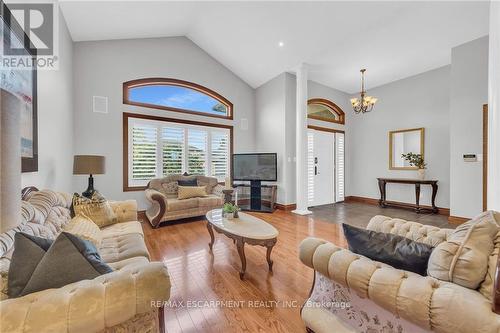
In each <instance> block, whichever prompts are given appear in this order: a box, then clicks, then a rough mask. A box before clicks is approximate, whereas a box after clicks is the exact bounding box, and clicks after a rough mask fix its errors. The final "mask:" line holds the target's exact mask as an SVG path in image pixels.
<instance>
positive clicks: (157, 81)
mask: <svg viewBox="0 0 500 333" xmlns="http://www.w3.org/2000/svg"><path fill="white" fill-rule="evenodd" d="M151 85H167V86H177V87H184V88H189V89H192V90H196V91H198V92H200V93H202V94H205V95H208V96H210V97H212V98H214V99H216V100H217V101H219V102H220V103H222V104H224V105H225V106H226V107H227V115H224V116H223V115H221V116H219V115H216V114H208V113H205V112H199V111H193V110H187V109H181V108H174V107H170V106H163V105H156V104H149V103H141V102H134V101H131V100H130V99H129V89H131V88H136V87H141V86H151ZM123 104H128V105H135V106H141V107H145V108H152V109H159V110H165V111H173V112H180V113H187V114H194V115H197V116H203V117H213V118H222V119H230V120H232V119H233V103H231V102H230V101H229V100H228V99H227V98H225V97H224V96H222V95H220V94H218V93H216V92H215V91H213V90H211V89H209V88H207V87H204V86H202V85H200V84H197V83H193V82H189V81H183V80H178V79H172V78H146V79H137V80H131V81H127V82H124V83H123Z"/></svg>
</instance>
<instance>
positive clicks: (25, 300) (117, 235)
mask: <svg viewBox="0 0 500 333" xmlns="http://www.w3.org/2000/svg"><path fill="white" fill-rule="evenodd" d="M71 198H72V197H71V195H69V194H65V193H60V192H54V191H50V190H44V191H31V193H29V194H27V195H26V196H25V198H24V200H23V202H22V218H20V219H19V220H20V223H19V225H18V226H17V227H16V228H13V229H12V230H10V231H8V232H5V233H3V234H0V272H1V274H2V294H1V295H2V296H1V297H2V300H1V302H0V317H1V327H0V331H2V332H13V333H15V332H85V333H90V332H158V331H162V327H163V308H161V307H159V305H161V304H164V302H166V301H167V300H168V299H169V296H170V280H169V275H168V272H167V268H166V267H165V265H164V264H163V263H162V262H150V257H149V253H148V250H147V248H146V244H145V241H144V235H143V232H142V227H141V224H140V223H139V222H138V221H137V205H136V202H135V201H134V200H129V201H122V202H112V203H111V206H112V208H113V210H114V212H115V214H116V216H117V223H115V224H112V225H110V226H107V227H104V228H102V229H100V231H101V236H102V242H101V245H100V247H99V249H98V250H99V253H100V255H101V257H102V258H103V260H104V261H105V262H106V263H107V264H108V265H109V266H110V267H111V268H112V269H113V270H114V271H113V272H111V273H108V274H104V275H101V276H99V277H97V278H95V279H93V280H83V281H79V282H76V283H71V284H68V285H66V286H64V287H62V288H57V289H46V290H43V291H39V292H35V293H32V294H28V295H26V296H22V297H18V298H11V299H9V298H8V296H7V293H6V288H7V285H6V284H7V275H8V272H9V265H10V258H11V255H12V251H13V245H14V244H13V239H14V237H13V235H14V234H15V233H16V232H20V231H22V232H24V233H28V234H31V235H35V236H39V237H43V238H50V239H54V238H56V237H57V235H58V234H59V233H60V232H61V231H62V230H63V228H64V226H65V225H67V224H68V223H69V221H70V219H71V216H70V215H71V214H70V207H71Z"/></svg>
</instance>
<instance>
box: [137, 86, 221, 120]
mask: <svg viewBox="0 0 500 333" xmlns="http://www.w3.org/2000/svg"><path fill="white" fill-rule="evenodd" d="M129 99H130V101H132V102H140V103H146V104H152V105H160V106H167V107H173V108H178V109H185V110H191V111H197V112H201V113H208V114H214V115H227V107H226V106H225V105H223V104H222V103H220V102H219V101H218V100H216V99H215V98H212V97H210V96H208V95H205V94H203V93H201V92H199V91H196V90H193V89H189V88H185V87H178V86H169V85H149V86H142V87H135V88H131V89H130V90H129Z"/></svg>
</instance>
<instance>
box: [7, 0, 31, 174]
mask: <svg viewBox="0 0 500 333" xmlns="http://www.w3.org/2000/svg"><path fill="white" fill-rule="evenodd" d="M0 5H1V6H0V8H1V12H0V38H1V41H0V46H1V47H2V52H1V55H2V57H6V56H8V57H10V56H13V55H7V54H6V50H7V48H11V49H13V48H14V49H15V50H16V54H15V55H14V56H20V57H23V59H26V58H31V59H33V61H32V62H31V64H36V56H37V54H36V51H34V50H32V49H30V48H26V47H25V45H29V43H30V41H29V38H28V36H26V34H25V33H24V31H23V29H22V28H21V26H20V25H19V24H18V23H17V22H16V20H15V18H14V16H12V13H11V12H10V10H9V9H8V7H7V6H6V5H5V3H4V2H3V1H0ZM0 89H3V90H6V91H8V92H9V93H11V94H13V95H14V96H16V97H17V98H18V99H19V101H20V103H21V112H22V113H21V117H20V118H21V171H22V172H36V171H38V114H37V69H36V66H30V67H28V66H22V67H21V66H19V67H6V66H4V65H3V64H0ZM2 112H4V110H2Z"/></svg>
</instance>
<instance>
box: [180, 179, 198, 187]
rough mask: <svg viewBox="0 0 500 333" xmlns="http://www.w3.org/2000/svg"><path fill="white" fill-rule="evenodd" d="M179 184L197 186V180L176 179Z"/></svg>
mask: <svg viewBox="0 0 500 333" xmlns="http://www.w3.org/2000/svg"><path fill="white" fill-rule="evenodd" d="M177 184H178V185H179V186H198V180H196V178H193V179H179V180H178V181H177Z"/></svg>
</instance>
